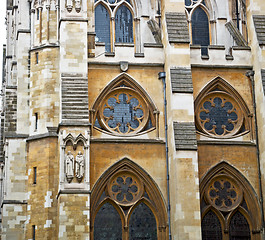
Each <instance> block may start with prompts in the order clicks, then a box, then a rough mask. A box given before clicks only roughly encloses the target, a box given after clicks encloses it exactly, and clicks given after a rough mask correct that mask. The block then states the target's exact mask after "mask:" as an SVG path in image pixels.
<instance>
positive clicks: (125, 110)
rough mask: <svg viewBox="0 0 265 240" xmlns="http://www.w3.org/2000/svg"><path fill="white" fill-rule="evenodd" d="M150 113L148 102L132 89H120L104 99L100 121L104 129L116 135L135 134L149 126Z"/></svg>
mask: <svg viewBox="0 0 265 240" xmlns="http://www.w3.org/2000/svg"><path fill="white" fill-rule="evenodd" d="M148 118H149V111H148V108H147V104H146V102H145V101H144V100H143V99H142V97H141V96H140V95H139V94H138V93H137V92H135V91H134V90H132V89H129V88H118V89H116V90H114V91H112V92H110V93H109V94H108V95H107V96H106V97H105V98H104V99H103V102H102V105H101V109H100V111H99V121H100V124H101V125H102V126H104V128H106V129H107V130H108V131H110V132H112V133H116V134H123V135H125V134H126V135H128V134H135V133H138V132H139V131H141V130H142V129H143V128H144V127H145V126H146V124H147V121H148Z"/></svg>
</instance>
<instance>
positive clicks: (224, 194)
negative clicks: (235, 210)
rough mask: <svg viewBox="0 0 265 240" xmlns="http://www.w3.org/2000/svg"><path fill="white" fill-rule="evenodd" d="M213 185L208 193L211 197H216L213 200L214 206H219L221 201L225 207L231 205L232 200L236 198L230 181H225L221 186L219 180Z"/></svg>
mask: <svg viewBox="0 0 265 240" xmlns="http://www.w3.org/2000/svg"><path fill="white" fill-rule="evenodd" d="M214 187H215V188H214V189H212V190H211V191H210V193H209V194H210V196H211V197H217V198H216V199H215V202H214V203H215V204H216V206H221V205H222V204H223V203H224V205H225V206H226V207H230V206H232V200H235V199H236V198H237V193H236V192H235V191H234V190H233V189H232V187H231V183H230V182H228V181H225V182H224V186H222V185H221V183H220V182H219V181H216V182H214Z"/></svg>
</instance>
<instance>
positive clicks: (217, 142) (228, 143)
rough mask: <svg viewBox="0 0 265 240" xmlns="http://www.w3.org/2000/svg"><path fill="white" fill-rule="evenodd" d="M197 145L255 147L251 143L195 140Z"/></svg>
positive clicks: (253, 143) (254, 144)
mask: <svg viewBox="0 0 265 240" xmlns="http://www.w3.org/2000/svg"><path fill="white" fill-rule="evenodd" d="M197 144H198V145H243V146H256V143H255V142H251V141H229V140H228V141H226V140H225V141H220V140H216V141H215V140H197Z"/></svg>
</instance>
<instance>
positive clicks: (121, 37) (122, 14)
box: [115, 5, 133, 43]
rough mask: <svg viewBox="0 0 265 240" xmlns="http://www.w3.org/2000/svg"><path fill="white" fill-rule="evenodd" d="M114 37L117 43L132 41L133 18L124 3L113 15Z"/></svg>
mask: <svg viewBox="0 0 265 240" xmlns="http://www.w3.org/2000/svg"><path fill="white" fill-rule="evenodd" d="M115 39H116V40H115V41H116V42H119V43H132V42H133V18H132V14H131V12H130V10H129V9H128V8H127V7H126V6H125V5H122V6H121V7H119V9H118V11H117V13H116V16H115Z"/></svg>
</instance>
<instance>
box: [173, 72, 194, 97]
mask: <svg viewBox="0 0 265 240" xmlns="http://www.w3.org/2000/svg"><path fill="white" fill-rule="evenodd" d="M170 75H171V76H170V77H171V84H172V92H173V93H175V92H183V93H192V92H193V86H192V76H191V69H190V68H171V69H170Z"/></svg>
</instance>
